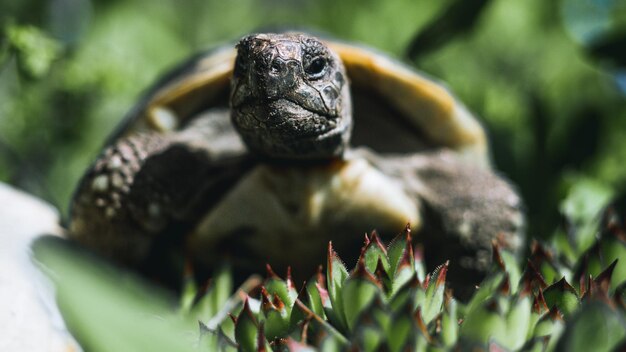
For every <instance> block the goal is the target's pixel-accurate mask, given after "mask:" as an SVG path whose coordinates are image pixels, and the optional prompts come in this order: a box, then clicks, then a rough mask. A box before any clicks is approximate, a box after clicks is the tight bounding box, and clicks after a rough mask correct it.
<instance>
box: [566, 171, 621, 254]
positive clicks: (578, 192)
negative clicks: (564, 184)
mask: <svg viewBox="0 0 626 352" xmlns="http://www.w3.org/2000/svg"><path fill="white" fill-rule="evenodd" d="M612 196H613V192H612V190H611V189H610V188H608V187H607V186H606V185H604V184H602V183H600V182H597V181H594V180H591V179H586V178H581V179H576V180H574V181H573V185H572V186H571V188H570V190H569V193H568V195H567V197H566V198H565V199H564V200H563V201H562V202H561V204H560V206H559V209H560V211H561V213H562V214H563V215H564V216H565V217H566V218H567V219H569V220H570V221H571V222H572V226H574V228H575V229H576V236H575V238H573V239H572V240H573V241H574V243H575V245H576V246H575V247H576V250H577V253H578V255H580V254H582V253H583V252H584V251H586V250H587V249H588V248H589V247H591V245H592V244H593V242H594V241H595V234H596V232H597V229H598V220H599V218H598V217H599V214H600V212H601V211H602V209H603V208H604V207H605V206H606V205H607V204H608V202H609V201H610V200H611V197H612Z"/></svg>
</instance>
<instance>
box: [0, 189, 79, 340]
mask: <svg viewBox="0 0 626 352" xmlns="http://www.w3.org/2000/svg"><path fill="white" fill-rule="evenodd" d="M58 224H59V214H58V212H57V211H56V209H55V208H54V207H52V206H50V205H49V204H46V203H44V202H43V201H41V200H38V199H36V198H34V197H33V196H30V195H28V194H26V193H23V192H21V191H18V190H16V189H14V188H12V187H10V186H8V185H6V184H3V183H0V331H1V332H2V333H0V351H79V350H80V347H78V344H76V342H75V341H74V339H73V338H72V337H71V336H70V334H69V333H68V332H67V329H66V328H65V325H64V323H63V320H62V319H61V315H60V314H59V312H58V309H57V307H56V304H55V300H54V292H53V290H52V288H51V286H50V285H49V284H48V282H47V279H46V278H45V277H44V275H43V274H42V273H41V272H39V271H38V269H37V268H36V267H35V266H34V265H33V263H32V261H31V258H30V249H29V248H30V243H31V242H32V241H33V240H34V239H35V238H37V237H38V236H40V235H43V234H54V235H60V234H61V232H62V231H61V229H60V227H59V225H58Z"/></svg>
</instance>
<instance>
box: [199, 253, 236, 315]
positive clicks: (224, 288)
mask: <svg viewBox="0 0 626 352" xmlns="http://www.w3.org/2000/svg"><path fill="white" fill-rule="evenodd" d="M232 293H233V276H232V272H231V269H230V266H229V265H226V264H224V265H221V266H219V267H218V268H217V269H216V271H215V272H214V274H213V278H212V279H211V282H210V283H209V286H208V288H207V289H206V293H205V294H204V295H203V296H202V297H201V298H200V299H199V300H198V302H197V303H196V305H195V306H194V307H193V308H192V314H193V315H194V316H195V317H196V318H197V319H198V320H201V321H208V320H209V319H210V318H211V317H213V316H215V315H216V314H217V313H218V312H219V311H220V310H221V309H222V307H224V305H225V304H226V302H227V301H228V299H229V298H230V296H231V294H232Z"/></svg>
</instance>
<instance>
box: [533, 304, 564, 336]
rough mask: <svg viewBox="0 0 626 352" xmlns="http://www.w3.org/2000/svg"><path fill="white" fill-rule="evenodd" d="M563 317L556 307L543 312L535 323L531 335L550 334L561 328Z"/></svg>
mask: <svg viewBox="0 0 626 352" xmlns="http://www.w3.org/2000/svg"><path fill="white" fill-rule="evenodd" d="M563 327H564V322H563V317H562V315H561V313H560V312H559V310H558V309H557V308H556V307H553V308H551V309H550V311H549V312H547V313H545V314H544V315H543V316H542V317H541V318H540V319H539V321H538V322H537V324H536V325H535V331H534V332H533V337H540V336H552V337H554V336H555V335H556V334H557V333H558V332H559V331H561V330H563Z"/></svg>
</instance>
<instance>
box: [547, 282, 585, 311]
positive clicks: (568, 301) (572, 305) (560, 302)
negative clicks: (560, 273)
mask: <svg viewBox="0 0 626 352" xmlns="http://www.w3.org/2000/svg"><path fill="white" fill-rule="evenodd" d="M543 296H544V298H545V300H546V303H547V305H548V307H552V306H556V307H557V308H559V310H560V311H561V313H563V315H565V316H566V317H567V316H569V315H570V314H572V313H573V312H574V311H576V309H578V306H579V304H580V301H579V299H578V294H577V293H576V290H575V289H574V288H573V287H572V286H571V285H570V284H569V283H568V282H567V280H565V277H563V278H561V280H559V281H558V282H555V283H554V284H552V285H550V286H549V287H548V288H546V289H545V290H544V291H543Z"/></svg>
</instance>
